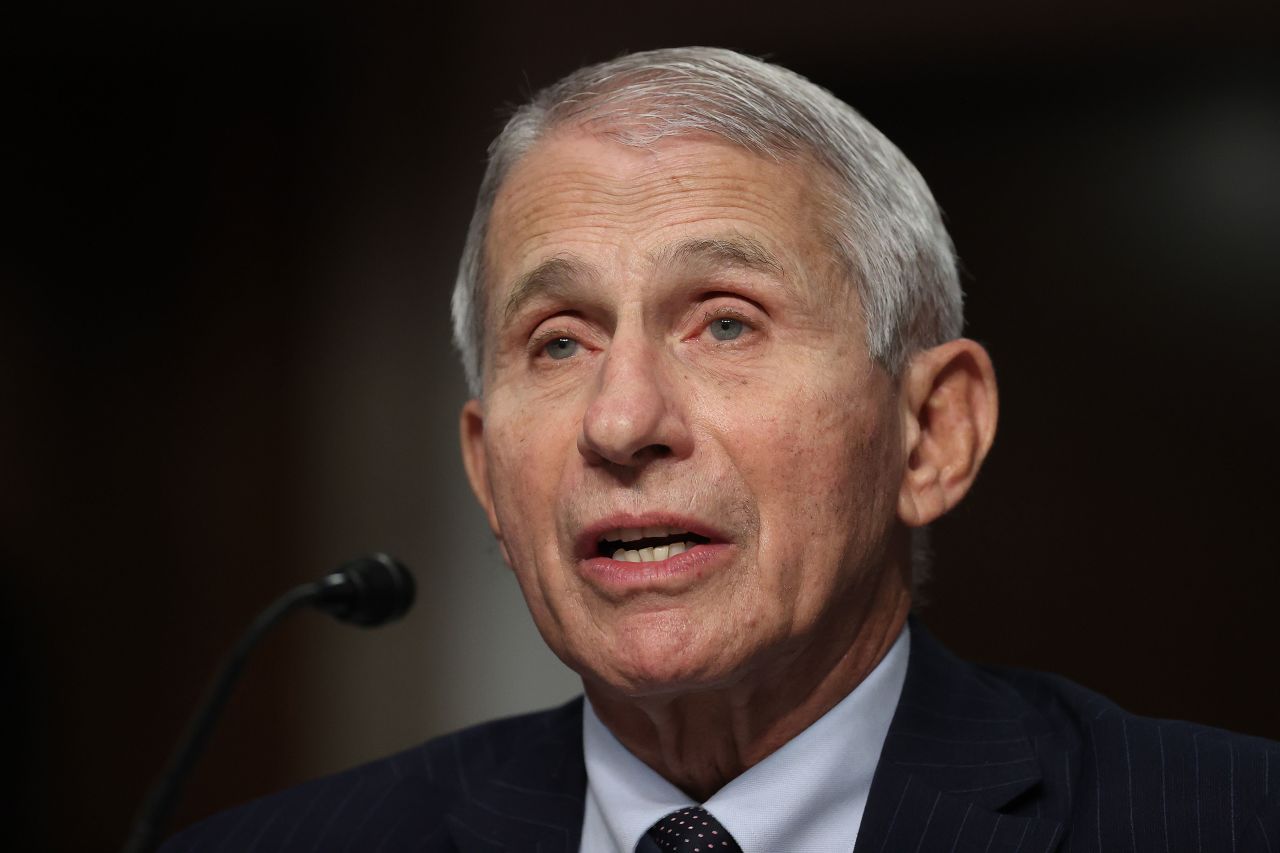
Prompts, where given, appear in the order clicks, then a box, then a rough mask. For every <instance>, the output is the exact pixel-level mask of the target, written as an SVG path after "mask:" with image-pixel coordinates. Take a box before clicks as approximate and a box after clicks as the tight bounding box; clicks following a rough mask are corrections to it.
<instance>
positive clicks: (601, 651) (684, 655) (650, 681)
mask: <svg viewBox="0 0 1280 853" xmlns="http://www.w3.org/2000/svg"><path fill="white" fill-rule="evenodd" d="M735 651H737V649H736V644H735V643H734V642H733V638H731V637H728V636H719V635H718V632H713V631H707V630H704V629H701V626H696V625H690V624H689V623H688V621H687V620H679V619H674V620H673V619H666V620H646V624H643V625H629V626H628V628H627V630H625V631H622V632H619V633H618V634H615V636H614V637H613V638H612V642H609V643H603V644H601V645H599V646H597V647H595V648H594V649H593V650H592V654H591V655H589V656H587V660H588V661H589V662H588V663H586V665H585V666H584V667H583V668H581V669H579V672H580V673H581V674H582V675H583V677H584V678H588V679H591V680H593V681H595V682H597V683H600V684H602V685H603V686H606V687H608V689H609V690H610V691H612V692H614V693H616V694H619V695H623V696H627V697H629V698H637V699H638V698H641V697H646V696H663V695H673V694H682V693H691V692H698V691H700V690H711V689H715V688H718V687H723V686H726V685H728V684H730V683H732V682H733V681H735V680H737V677H738V676H739V675H740V672H741V670H742V668H743V667H742V663H743V662H742V661H740V660H738V655H736V654H735V653H734V652H735ZM575 668H577V667H575Z"/></svg>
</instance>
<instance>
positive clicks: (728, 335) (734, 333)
mask: <svg viewBox="0 0 1280 853" xmlns="http://www.w3.org/2000/svg"><path fill="white" fill-rule="evenodd" d="M710 328H711V335H712V337H714V338H715V339H716V340H718V341H731V340H733V339H734V338H736V337H738V336H739V335H741V334H742V330H743V328H744V326H743V325H742V321H741V320H735V319H733V318H732V317H719V318H717V319H715V320H712V321H711V326H710Z"/></svg>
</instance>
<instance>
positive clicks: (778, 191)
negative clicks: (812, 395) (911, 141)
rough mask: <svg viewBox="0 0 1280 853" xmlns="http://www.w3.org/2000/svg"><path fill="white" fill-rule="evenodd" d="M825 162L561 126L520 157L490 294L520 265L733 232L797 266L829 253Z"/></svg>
mask: <svg viewBox="0 0 1280 853" xmlns="http://www.w3.org/2000/svg"><path fill="white" fill-rule="evenodd" d="M820 199H821V192H820V187H819V181H818V180H817V169H816V168H815V167H813V166H810V165H808V164H806V163H804V162H803V161H799V162H788V163H780V162H776V161H773V160H769V159H766V158H764V157H760V156H757V155H755V154H752V153H751V152H748V151H746V150H744V149H742V148H740V147H738V146H735V145H732V144H730V143H727V142H723V141H720V140H717V139H714V138H708V137H679V138H674V139H666V140H662V141H660V142H658V143H656V144H655V145H653V146H651V147H646V148H635V147H631V146H627V145H623V144H621V143H619V142H616V141H613V140H612V139H609V138H608V137H605V136H601V135H597V134H589V133H586V132H584V131H579V130H571V131H560V132H558V133H556V134H553V135H552V136H551V137H550V138H548V139H545V140H543V141H542V142H540V143H538V145H537V146H535V148H534V149H533V150H532V151H531V152H530V153H529V154H527V155H525V157H524V158H523V159H522V160H521V161H520V162H519V163H517V165H516V166H515V168H513V169H512V171H511V173H510V174H509V175H508V177H507V179H506V180H505V181H504V183H503V186H502V189H501V190H500V191H499V193H498V197H497V199H496V201H495V204H494V210H493V214H492V216H491V219H490V224H489V234H488V240H487V241H486V267H487V269H488V271H489V275H488V276H486V278H487V279H488V286H489V287H490V288H491V295H495V296H496V297H497V298H496V299H490V300H489V302H490V304H491V305H492V304H494V303H498V304H501V302H502V301H503V298H504V296H505V294H506V292H507V291H508V290H509V289H510V288H511V287H513V286H514V283H515V282H516V281H517V280H518V279H519V278H520V276H521V275H522V274H523V273H527V272H528V271H529V270H531V269H533V268H534V267H536V266H537V265H538V264H541V263H544V262H546V261H547V260H548V259H550V258H554V257H557V256H559V255H564V254H569V255H572V256H574V257H588V258H591V259H592V261H593V262H595V263H597V264H598V265H601V266H606V267H607V266H609V265H611V264H614V265H619V266H621V265H626V264H634V263H637V262H639V260H640V259H649V260H650V261H652V259H654V258H658V257H662V256H663V254H664V251H667V250H668V249H669V247H671V246H673V245H676V244H678V243H681V242H684V243H687V242H688V241H689V240H690V239H696V238H708V239H721V240H723V239H725V238H736V239H738V241H739V242H740V243H742V244H744V245H755V246H759V247H760V248H762V249H763V250H764V251H765V252H766V253H767V254H768V255H770V256H772V257H773V258H776V259H777V260H778V261H780V262H781V264H782V265H783V266H784V267H785V268H787V269H788V270H791V271H793V272H796V273H797V274H798V273H800V272H801V271H802V268H806V269H808V270H810V271H812V268H813V267H814V266H815V259H817V258H822V259H824V260H825V259H827V258H829V257H830V254H831V253H830V252H829V251H828V249H827V246H828V241H827V240H826V236H825V235H826V233H827V231H826V229H825V227H824V222H822V221H821V220H820V213H819V212H820V211H821V210H822V205H821V203H820Z"/></svg>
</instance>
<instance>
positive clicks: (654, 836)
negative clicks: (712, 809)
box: [636, 806, 742, 853]
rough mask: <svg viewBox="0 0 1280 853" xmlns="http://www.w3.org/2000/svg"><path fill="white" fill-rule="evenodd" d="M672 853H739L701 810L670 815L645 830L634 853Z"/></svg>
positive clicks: (730, 839)
mask: <svg viewBox="0 0 1280 853" xmlns="http://www.w3.org/2000/svg"><path fill="white" fill-rule="evenodd" d="M660 850H676V851H679V853H742V848H741V847H739V846H738V842H736V841H734V840H733V836H732V835H730V834H729V831H728V830H727V829H725V828H724V827H723V826H721V825H720V821H718V820H716V819H715V818H713V817H712V816H711V814H710V813H709V812H708V811H707V810H706V809H704V808H703V807H702V806H690V807H689V808H687V809H680V810H679V811H675V812H672V813H671V814H669V815H667V816H666V817H664V818H663V819H662V820H660V821H658V822H657V823H655V824H654V825H653V826H651V827H649V831H648V832H647V833H646V834H645V837H644V838H642V839H641V840H640V843H639V844H638V845H637V846H636V853H649V851H660Z"/></svg>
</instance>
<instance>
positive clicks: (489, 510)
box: [458, 398, 505, 554]
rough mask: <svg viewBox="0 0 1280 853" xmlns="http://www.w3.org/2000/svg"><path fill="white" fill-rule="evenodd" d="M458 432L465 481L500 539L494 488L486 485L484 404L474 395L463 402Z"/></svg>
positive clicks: (487, 463)
mask: <svg viewBox="0 0 1280 853" xmlns="http://www.w3.org/2000/svg"><path fill="white" fill-rule="evenodd" d="M458 433H459V438H460V439H461V442H462V465H463V467H464V468H465V469H466V471H467V481H468V482H469V483H470V484H471V491H472V492H473V493H474V494H475V496H476V500H477V501H479V502H480V506H481V507H482V508H483V509H484V513H485V516H486V517H487V518H488V519H489V528H490V529H491V530H492V531H493V535H494V536H496V537H498V541H499V542H501V541H502V531H501V528H500V527H499V525H498V516H497V513H495V512H494V508H493V491H492V490H491V489H490V487H489V458H488V451H487V450H486V449H485V444H484V406H483V405H482V404H481V402H480V401H479V400H477V399H474V398H473V399H470V400H468V401H467V402H466V403H465V404H464V405H463V407H462V414H461V416H460V418H459V420H458ZM504 554H505V549H504Z"/></svg>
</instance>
